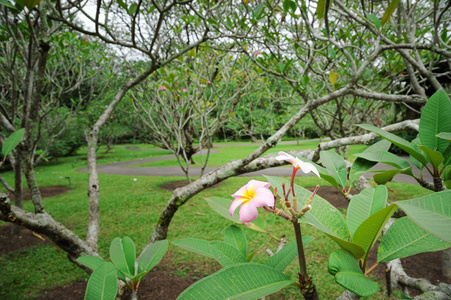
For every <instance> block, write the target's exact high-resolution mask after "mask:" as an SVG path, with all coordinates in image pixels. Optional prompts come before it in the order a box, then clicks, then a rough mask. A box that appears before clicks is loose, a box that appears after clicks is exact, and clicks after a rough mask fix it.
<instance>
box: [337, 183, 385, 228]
mask: <svg viewBox="0 0 451 300" xmlns="http://www.w3.org/2000/svg"><path fill="white" fill-rule="evenodd" d="M387 198H388V190H387V187H386V186H385V185H379V186H377V187H376V188H366V189H364V190H363V191H361V192H360V193H359V194H357V195H355V196H353V197H352V199H351V202H350V203H349V206H348V211H347V214H346V222H347V224H348V227H349V232H350V233H351V236H354V233H355V231H356V230H357V228H358V227H359V226H360V225H361V224H362V223H363V222H364V221H365V220H366V219H368V218H369V217H370V216H371V215H373V214H374V213H375V212H377V211H378V210H381V209H383V208H384V207H385V205H386V204H387Z"/></svg>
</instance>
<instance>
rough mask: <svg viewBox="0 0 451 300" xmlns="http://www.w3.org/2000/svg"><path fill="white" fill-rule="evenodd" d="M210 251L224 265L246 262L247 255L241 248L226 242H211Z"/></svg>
mask: <svg viewBox="0 0 451 300" xmlns="http://www.w3.org/2000/svg"><path fill="white" fill-rule="evenodd" d="M210 251H211V253H213V255H214V256H215V259H216V260H217V261H218V262H219V264H220V265H221V266H223V267H227V266H230V265H234V264H238V263H243V262H246V256H245V255H243V254H242V253H241V252H240V250H238V249H236V248H235V247H233V246H231V245H229V244H226V243H224V242H211V243H210Z"/></svg>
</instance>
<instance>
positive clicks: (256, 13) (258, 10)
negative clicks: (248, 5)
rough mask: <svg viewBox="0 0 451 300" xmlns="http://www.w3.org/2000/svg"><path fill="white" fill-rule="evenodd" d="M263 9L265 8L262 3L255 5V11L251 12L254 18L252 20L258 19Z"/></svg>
mask: <svg viewBox="0 0 451 300" xmlns="http://www.w3.org/2000/svg"><path fill="white" fill-rule="evenodd" d="M264 8H265V4H264V3H260V4H259V5H257V7H256V8H255V10H254V11H253V12H252V16H253V17H254V19H260V16H261V14H262V13H263V9H264Z"/></svg>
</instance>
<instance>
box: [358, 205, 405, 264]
mask: <svg viewBox="0 0 451 300" xmlns="http://www.w3.org/2000/svg"><path fill="white" fill-rule="evenodd" d="M396 208H397V207H396V205H394V204H391V205H389V206H387V207H385V208H383V209H381V210H379V211H377V212H375V213H374V214H372V215H371V216H370V217H369V218H368V219H366V220H365V221H363V223H362V224H360V226H359V227H358V228H357V230H356V231H355V233H354V236H353V239H352V241H353V242H354V243H356V244H357V245H359V246H361V247H362V249H363V250H364V251H365V256H364V257H363V261H364V265H365V264H366V260H367V258H368V255H369V254H370V250H371V248H373V245H374V244H375V243H376V241H377V239H378V238H379V235H380V234H381V232H382V229H384V226H385V224H386V223H387V221H388V220H389V219H390V218H391V216H392V215H393V214H394V213H395V211H396Z"/></svg>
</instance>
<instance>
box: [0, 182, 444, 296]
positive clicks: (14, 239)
mask: <svg viewBox="0 0 451 300" xmlns="http://www.w3.org/2000/svg"><path fill="white" fill-rule="evenodd" d="M186 184H187V182H186V181H185V182H184V183H180V182H178V183H174V182H171V183H167V184H165V186H166V188H171V189H175V188H176V187H180V186H184V185H186ZM311 189H313V188H311ZM318 194H319V195H320V196H321V197H323V198H324V199H327V200H328V201H329V202H330V203H332V204H333V205H334V206H337V207H342V208H346V207H347V204H348V201H347V200H346V199H344V197H343V196H342V195H341V194H340V193H339V192H338V191H337V190H336V189H335V188H332V187H320V189H319V191H318ZM10 228H11V226H10V225H7V226H0V255H2V254H5V253H8V252H10V251H17V250H20V249H25V248H27V247H31V246H35V245H42V244H44V243H48V242H44V241H42V240H41V239H39V238H38V237H36V236H35V235H33V234H32V233H31V232H29V231H27V230H26V229H22V231H21V232H20V234H19V235H16V236H13V235H11V230H10ZM44 238H45V237H44ZM8 245H9V246H8ZM374 250H375V249H373V252H372V253H371V255H370V257H369V261H368V266H371V265H372V264H374V263H375V261H376V251H374ZM441 256H442V254H441V252H427V253H422V254H417V255H414V256H411V257H408V258H403V259H401V260H402V262H403V266H404V269H405V271H406V273H407V274H408V275H410V276H412V277H416V278H426V279H428V280H429V281H431V282H432V283H433V284H438V283H439V282H447V283H451V280H449V279H447V278H445V277H443V276H442V274H441V261H442V259H441ZM165 259H166V258H165ZM165 259H163V261H164V260H165ZM165 265H166V264H165V263H164V262H162V263H160V265H159V266H158V267H156V268H155V269H153V270H152V271H151V272H150V273H149V274H148V275H146V276H145V277H144V278H143V280H142V282H141V284H140V287H139V299H159V300H166V299H168V300H169V299H176V298H177V297H178V295H180V293H181V292H182V291H183V290H185V289H186V288H187V287H188V286H190V285H191V284H193V283H194V282H195V281H197V280H199V279H200V277H202V276H196V275H199V271H197V272H196V271H194V272H193V270H196V267H198V266H196V265H195V264H194V263H192V262H191V263H188V264H187V266H188V265H191V266H192V267H191V268H189V267H187V268H186V270H185V271H182V272H180V271H177V270H173V269H170V268H167V267H165ZM200 268H201V269H202V266H200ZM203 274H205V273H203ZM372 274H374V275H375V276H376V277H377V278H378V279H379V280H381V281H384V280H385V266H384V264H381V265H379V266H378V267H377V268H376V269H375V270H374V271H373V272H372ZM86 284H87V281H77V282H73V283H70V284H68V285H65V286H60V287H57V288H55V289H52V290H48V291H44V292H43V295H42V296H41V297H40V298H38V299H40V300H44V299H46V300H53V299H55V300H59V299H65V300H81V299H83V297H84V293H85V289H86ZM411 295H415V293H412V294H411Z"/></svg>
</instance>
